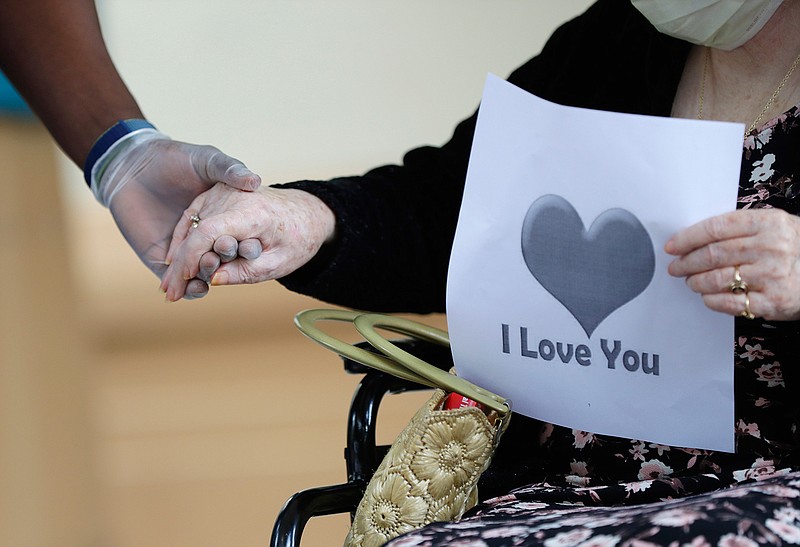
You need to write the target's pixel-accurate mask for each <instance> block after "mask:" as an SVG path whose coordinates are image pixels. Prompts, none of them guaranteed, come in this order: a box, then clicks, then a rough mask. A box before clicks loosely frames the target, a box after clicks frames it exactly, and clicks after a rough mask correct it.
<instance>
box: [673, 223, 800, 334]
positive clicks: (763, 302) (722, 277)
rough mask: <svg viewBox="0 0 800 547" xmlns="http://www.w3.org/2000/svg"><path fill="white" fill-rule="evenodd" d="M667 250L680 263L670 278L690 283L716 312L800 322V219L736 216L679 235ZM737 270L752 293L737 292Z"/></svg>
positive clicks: (694, 227) (695, 227)
mask: <svg viewBox="0 0 800 547" xmlns="http://www.w3.org/2000/svg"><path fill="white" fill-rule="evenodd" d="M664 250H665V251H666V252H667V253H669V254H671V255H675V256H676V257H677V258H676V259H675V260H673V261H672V263H671V264H670V265H669V268H668V271H669V273H670V274H671V275H673V276H676V277H685V278H686V284H687V285H688V286H689V288H690V289H692V290H693V291H694V292H696V293H699V294H700V295H702V297H703V301H704V302H705V304H706V306H708V307H709V308H711V309H712V310H716V311H719V312H723V313H727V314H730V315H741V316H745V317H746V316H747V314H746V312H747V311H748V310H749V311H750V312H751V314H752V316H757V317H763V318H764V319H766V320H769V321H789V320H796V319H800V218H798V217H796V216H794V215H791V214H789V213H786V212H785V211H782V210H779V209H748V210H742V211H734V212H731V213H726V214H723V215H719V216H715V217H711V218H709V219H706V220H703V221H702V222H698V223H697V224H695V225H693V226H690V227H689V228H687V229H685V230H682V231H681V232H678V233H677V234H676V235H675V236H673V237H672V239H670V240H669V241H668V242H667V244H666V246H665V247H664ZM737 268H738V272H739V274H740V277H741V280H742V281H744V283H745V284H746V290H737V291H735V292H734V290H733V288H735V287H732V283H733V282H734V276H735V274H736V271H737ZM740 286H741V284H740ZM752 316H751V318H752Z"/></svg>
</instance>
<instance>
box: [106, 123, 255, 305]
mask: <svg viewBox="0 0 800 547" xmlns="http://www.w3.org/2000/svg"><path fill="white" fill-rule="evenodd" d="M111 152H113V154H110V157H109V158H107V159H105V160H104V161H103V162H102V165H98V167H97V169H95V172H94V173H93V176H92V190H93V191H94V193H95V196H96V197H97V199H98V201H100V202H101V203H102V204H103V205H105V206H106V207H108V208H109V209H110V210H111V214H112V216H113V217H114V221H115V222H116V223H117V226H118V227H119V230H120V232H121V233H122V235H123V236H124V237H125V239H126V240H127V241H128V243H129V244H130V246H131V247H132V248H133V250H134V251H135V252H136V254H137V255H138V256H139V258H140V259H141V260H142V262H144V264H145V265H146V266H147V267H148V268H150V270H152V271H153V273H155V274H156V275H157V276H158V277H159V278H160V277H162V276H163V274H164V272H166V270H167V263H166V256H167V250H168V245H169V242H170V238H171V236H172V235H173V232H174V229H175V226H176V224H177V223H178V221H179V220H180V219H181V215H182V213H183V212H184V210H185V209H186V208H187V207H188V206H189V205H190V204H191V203H192V201H193V200H194V199H195V198H196V197H197V196H198V195H200V194H201V193H203V192H205V191H206V190H208V189H209V188H211V187H212V186H214V185H215V184H216V183H218V182H223V183H225V184H227V185H230V186H231V187H233V188H238V189H240V190H246V191H252V190H255V189H256V188H258V187H259V186H260V185H261V179H260V177H259V176H258V175H256V174H254V173H252V172H251V171H250V170H249V169H247V168H246V167H245V166H244V164H242V162H240V161H239V160H236V159H234V158H232V157H230V156H227V155H225V154H223V153H222V152H220V151H219V150H218V149H216V148H214V147H213V146H200V145H194V144H187V143H183V142H177V141H173V140H171V139H170V138H168V137H167V136H165V135H163V134H162V133H159V132H158V131H156V130H149V129H148V130H144V131H140V132H137V133H136V134H135V135H132V136H131V137H130V138H127V139H126V140H125V141H124V142H122V143H120V144H119V146H116V148H115V149H112V150H111ZM243 243H244V242H243ZM247 245H250V246H251V247H252V242H250V243H247V244H245V247H247ZM226 252H228V253H233V256H235V255H236V249H235V248H233V249H232V248H231V246H230V245H228V247H227V248H226ZM251 252H252V251H251ZM183 287H184V290H185V295H184V294H181V296H185V297H186V298H199V297H202V296H204V295H205V294H206V293H207V292H208V285H207V284H206V282H205V281H203V280H200V279H192V280H191V281H190V282H189V283H187V284H184V286H183Z"/></svg>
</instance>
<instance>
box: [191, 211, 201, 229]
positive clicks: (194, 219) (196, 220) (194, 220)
mask: <svg viewBox="0 0 800 547" xmlns="http://www.w3.org/2000/svg"><path fill="white" fill-rule="evenodd" d="M189 220H191V221H192V228H197V226H198V225H199V224H200V215H198V214H197V213H195V214H193V215H192V216H190V217H189Z"/></svg>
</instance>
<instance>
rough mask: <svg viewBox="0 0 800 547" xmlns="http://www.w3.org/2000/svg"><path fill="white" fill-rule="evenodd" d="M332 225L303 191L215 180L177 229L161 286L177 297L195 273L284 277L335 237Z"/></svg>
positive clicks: (229, 280)
mask: <svg viewBox="0 0 800 547" xmlns="http://www.w3.org/2000/svg"><path fill="white" fill-rule="evenodd" d="M198 218H199V219H201V220H199V221H197V219H198ZM335 224H336V221H335V217H334V215H333V212H332V211H331V210H330V209H329V208H328V207H327V206H326V205H325V204H324V203H323V202H322V201H321V200H320V199H319V198H317V197H316V196H313V195H311V194H309V193H307V192H303V191H301V190H294V189H288V188H287V189H283V188H280V189H279V188H270V187H268V186H265V187H261V188H260V189H258V190H257V191H255V192H242V191H239V190H235V189H232V188H230V187H228V186H225V185H223V184H218V185H216V186H215V187H214V188H212V189H211V190H209V191H208V192H205V193H204V194H201V195H200V196H198V197H197V199H195V200H194V201H193V202H192V204H191V205H190V206H189V207H188V208H187V209H186V211H185V212H184V215H183V218H182V219H181V221H180V222H179V223H178V225H177V226H176V227H175V232H174V236H173V238H172V243H171V244H170V249H169V253H168V254H167V260H168V262H169V263H170V266H169V268H168V269H167V272H166V273H165V274H164V277H163V280H162V283H161V289H162V290H163V291H165V292H166V298H167V300H169V301H176V300H179V299H180V298H181V297H182V296H183V294H184V287H185V286H186V282H187V281H186V280H188V279H192V278H194V277H198V276H199V277H201V278H210V281H211V284H212V285H235V284H243V283H258V282H261V281H267V280H270V279H277V278H280V277H283V276H285V275H288V274H290V273H292V272H293V271H295V270H296V269H298V268H299V267H301V266H302V265H304V264H305V263H307V262H308V261H309V260H311V258H313V257H314V255H315V254H317V251H319V249H320V247H322V245H323V244H324V243H325V242H326V241H329V240H331V239H332V238H333V234H334V229H335ZM237 241H238V242H241V243H239V244H238V249H237ZM262 248H263V252H261V250H262ZM212 251H214V252H212ZM237 251H238V255H239V256H238V258H237V257H236V256H237ZM217 255H219V256H221V257H223V258H222V262H224V263H223V264H221V265H220V261H219V259H218V258H217ZM217 268H218V269H217ZM215 270H216V271H215Z"/></svg>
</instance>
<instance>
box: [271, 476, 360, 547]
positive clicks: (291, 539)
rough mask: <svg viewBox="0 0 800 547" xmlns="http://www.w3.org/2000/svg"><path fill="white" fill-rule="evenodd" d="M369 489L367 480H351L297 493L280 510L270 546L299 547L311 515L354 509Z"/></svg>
mask: <svg viewBox="0 0 800 547" xmlns="http://www.w3.org/2000/svg"><path fill="white" fill-rule="evenodd" d="M365 488H366V483H365V482H348V483H346V484H337V485H335V486H322V487H319V488H309V489H308V490H303V491H301V492H298V493H296V494H295V495H294V496H292V497H291V498H289V500H288V501H287V502H286V503H285V504H284V506H283V509H281V511H280V513H278V518H277V519H276V521H275V527H274V528H273V529H272V537H271V538H270V543H269V544H270V547H299V545H300V538H301V536H302V534H303V530H304V529H305V527H306V523H307V522H308V521H309V519H310V518H311V517H319V516H324V515H333V514H337V513H348V512H354V511H355V510H356V507H357V506H358V502H359V501H361V497H362V496H363V495H364V489H365Z"/></svg>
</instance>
